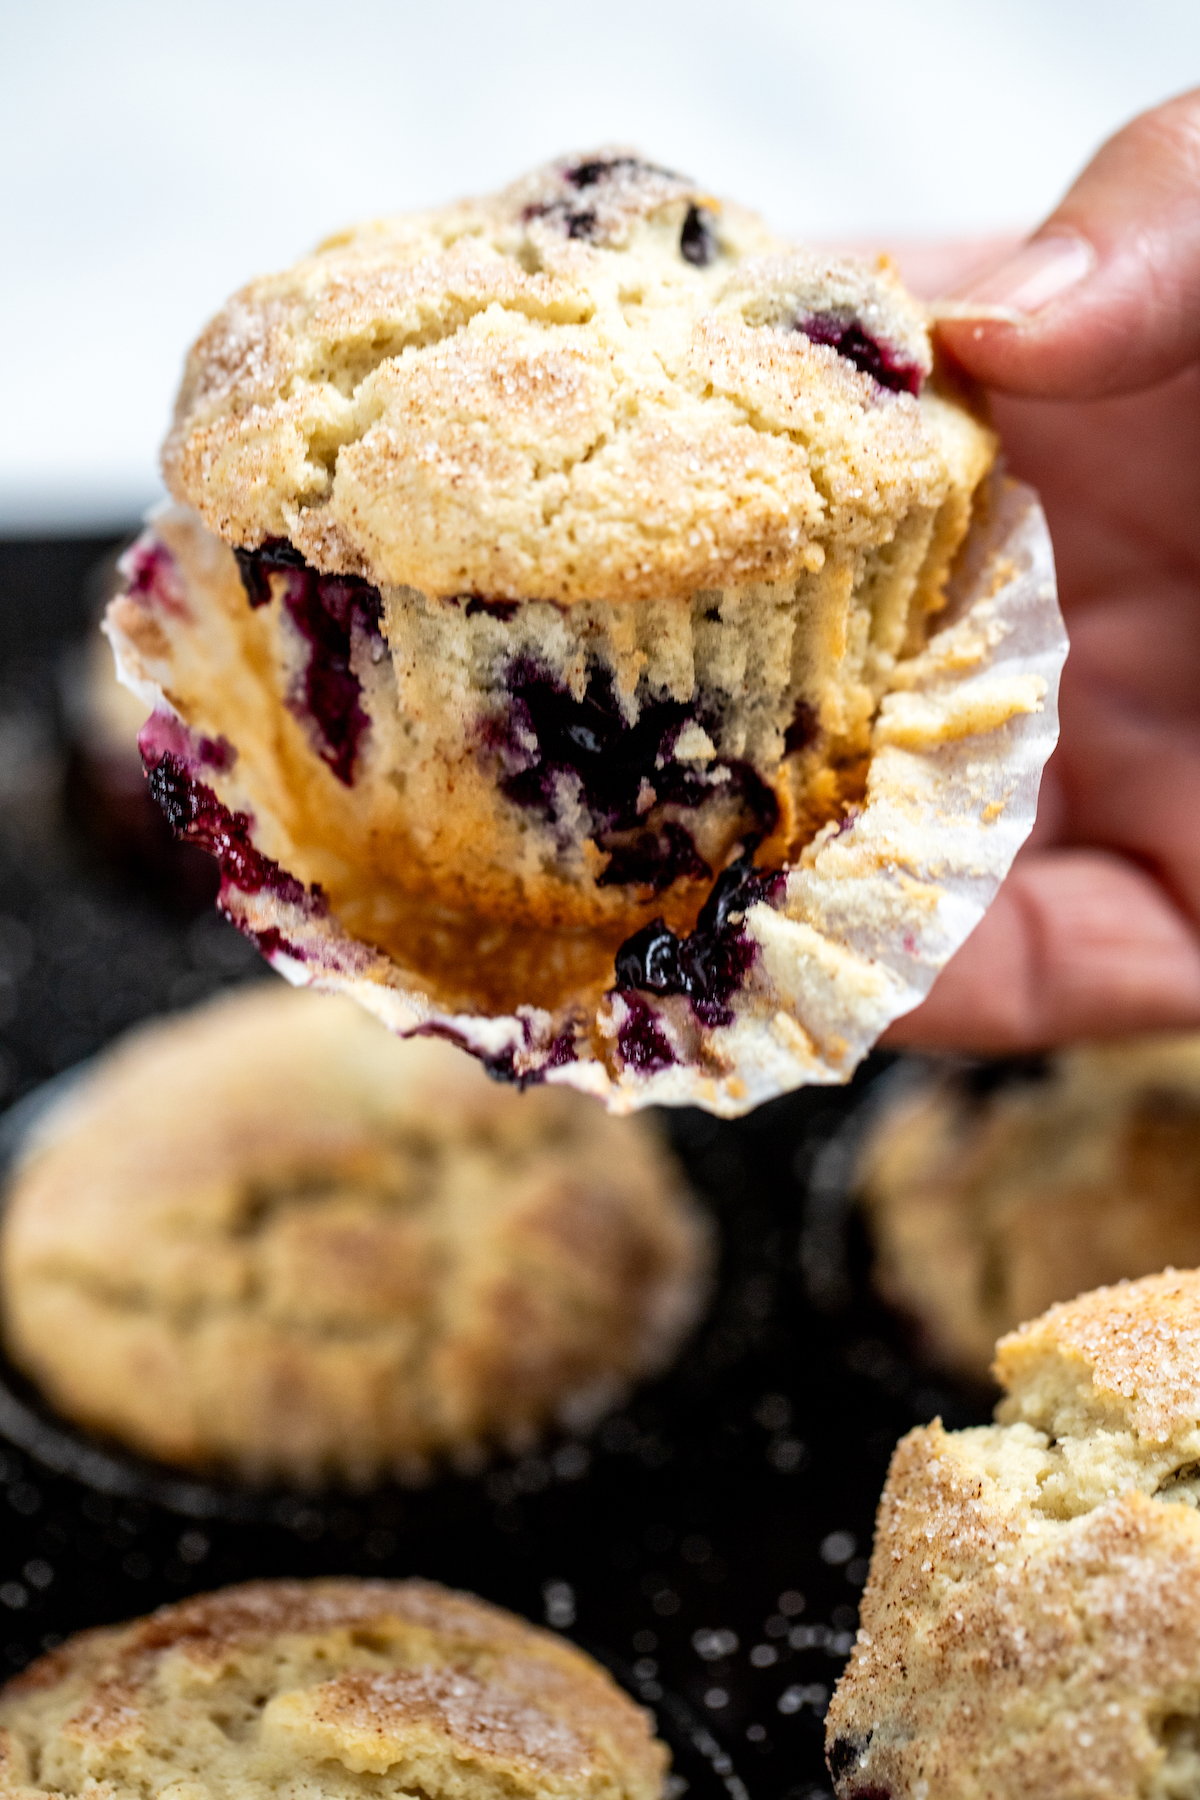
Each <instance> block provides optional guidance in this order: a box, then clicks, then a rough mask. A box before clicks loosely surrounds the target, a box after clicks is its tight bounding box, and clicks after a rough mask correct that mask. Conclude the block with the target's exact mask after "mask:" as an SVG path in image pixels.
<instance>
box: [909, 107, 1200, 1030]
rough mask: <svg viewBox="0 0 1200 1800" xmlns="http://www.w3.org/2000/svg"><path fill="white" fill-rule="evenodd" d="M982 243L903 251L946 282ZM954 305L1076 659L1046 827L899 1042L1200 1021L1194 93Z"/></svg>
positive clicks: (1198, 119)
mask: <svg viewBox="0 0 1200 1800" xmlns="http://www.w3.org/2000/svg"><path fill="white" fill-rule="evenodd" d="M989 248H990V249H991V250H992V251H993V253H994V252H995V250H996V248H997V246H996V245H995V244H992V245H991V246H988V245H986V244H983V245H981V244H980V243H978V242H977V243H973V244H963V245H960V246H953V245H947V246H943V247H936V246H929V245H925V246H913V247H911V248H910V251H909V252H908V253H907V254H906V253H904V252H903V251H901V252H900V254H899V257H898V260H899V261H900V263H901V268H902V270H903V271H904V272H905V273H906V274H908V276H909V279H910V280H911V281H912V283H913V285H914V286H916V287H917V288H918V290H919V291H924V292H926V293H927V294H928V293H936V292H939V291H940V292H942V293H945V292H946V291H948V290H950V289H953V288H954V287H955V286H956V285H957V283H958V281H959V280H960V279H961V278H962V277H963V276H964V275H967V274H970V272H971V271H973V270H977V269H978V268H979V265H980V262H981V260H982V259H983V254H984V253H985V252H986V251H987V250H988V249H989ZM976 307H979V308H980V309H982V311H981V313H976V312H975V310H974V309H975V308H976ZM997 309H1003V310H1004V311H1005V312H1006V313H1007V315H1008V316H1007V317H997V316H995V314H996V311H997ZM958 310H959V314H960V316H956V317H954V318H952V319H945V320H943V322H942V324H941V325H940V327H939V339H940V346H941V349H942V350H943V352H944V353H945V354H947V355H948V356H950V357H952V358H953V359H954V360H956V361H957V362H959V363H960V364H961V365H962V367H963V368H964V369H966V370H967V371H968V373H969V374H971V375H972V376H974V377H975V379H976V380H978V381H980V382H982V383H983V384H984V385H985V386H986V387H987V388H988V389H989V390H990V391H991V395H992V409H993V416H994V419H995V422H996V424H997V426H998V428H999V431H1000V436H1001V440H1002V443H1003V446H1004V453H1005V456H1006V458H1007V461H1008V465H1009V467H1010V468H1011V469H1012V470H1013V472H1014V473H1015V474H1017V475H1019V476H1020V477H1022V479H1024V480H1026V481H1028V482H1030V483H1032V485H1033V486H1034V487H1035V488H1036V489H1037V490H1038V492H1039V494H1040V495H1041V498H1042V502H1043V505H1044V506H1045V509H1046V514H1047V517H1048V519H1049V523H1050V531H1051V536H1052V537H1053V540H1054V549H1055V558H1056V561H1057V565H1058V576H1059V594H1060V599H1061V602H1062V608H1063V613H1064V615H1065V617H1066V621H1067V626H1068V630H1069V632H1070V637H1071V653H1070V656H1069V657H1068V659H1067V665H1066V669H1065V671H1064V674H1063V681H1062V690H1061V698H1060V706H1061V719H1062V735H1061V738H1060V741H1059V746H1058V749H1057V751H1056V752H1055V754H1054V757H1053V758H1052V760H1051V762H1050V763H1049V765H1048V767H1047V769H1046V773H1045V776H1044V779H1043V783H1042V794H1041V802H1040V805H1039V809H1038V819H1037V824H1036V826H1035V828H1034V831H1033V834H1032V836H1031V838H1030V839H1029V842H1028V843H1027V844H1026V846H1025V847H1024V849H1023V850H1022V851H1021V853H1020V854H1019V856H1018V857H1017V860H1016V862H1015V863H1014V865H1013V869H1012V872H1011V874H1010V875H1009V877H1008V879H1007V881H1006V882H1005V883H1004V885H1003V887H1002V888H1001V890H1000V893H999V894H998V896H997V898H996V900H995V902H994V904H993V905H992V907H991V909H990V910H989V911H988V913H987V914H986V915H985V917H984V919H983V920H982V922H981V923H980V925H979V926H978V927H977V929H976V930H975V932H974V933H973V934H972V936H971V937H970V938H969V939H968V940H967V942H966V944H965V945H964V946H963V948H962V949H961V950H960V951H959V953H958V955H957V956H955V957H954V959H953V960H952V961H951V962H950V963H949V964H948V965H947V966H946V968H945V970H944V971H943V972H942V974H941V975H940V976H939V977H938V980H937V981H936V983H935V984H934V987H933V989H932V991H931V993H930V995H929V998H928V999H927V1000H926V1001H925V1003H924V1004H923V1005H922V1006H920V1007H918V1008H917V1009H916V1011H914V1012H912V1013H910V1014H909V1015H908V1016H907V1017H906V1018H904V1019H902V1020H900V1021H898V1022H897V1024H896V1025H894V1026H893V1027H892V1029H891V1031H890V1032H889V1033H888V1034H887V1037H886V1039H885V1040H884V1041H885V1043H887V1044H888V1045H891V1046H896V1047H898V1046H901V1045H903V1046H905V1047H912V1048H920V1049H923V1050H964V1051H977V1052H1018V1051H1027V1050H1035V1049H1040V1048H1045V1047H1050V1046H1054V1045H1058V1044H1064V1043H1069V1042H1071V1041H1072V1040H1075V1039H1080V1038H1097V1037H1112V1036H1117V1035H1121V1034H1124V1033H1131V1032H1138V1031H1149V1030H1162V1029H1171V1028H1196V1027H1200V89H1198V90H1196V91H1194V92H1192V93H1190V94H1186V95H1183V96H1182V97H1180V98H1179V99H1177V100H1173V101H1170V102H1169V103H1168V104H1166V105H1165V106H1162V107H1159V108H1158V109H1156V110H1155V111H1153V112H1150V113H1147V114H1144V115H1143V116H1142V117H1141V118H1139V119H1136V120H1134V122H1133V123H1132V124H1131V125H1128V126H1126V127H1125V129H1124V130H1123V131H1121V132H1119V133H1118V134H1117V136H1116V137H1114V138H1112V139H1110V141H1109V142H1108V143H1107V144H1106V145H1105V146H1104V147H1103V148H1102V149H1101V150H1100V151H1099V153H1098V154H1097V156H1096V157H1095V159H1094V161H1093V162H1092V163H1091V164H1090V165H1089V167H1088V168H1087V169H1086V170H1085V171H1084V173H1083V174H1082V175H1081V176H1080V178H1079V180H1078V181H1077V182H1076V184H1075V185H1074V187H1073V188H1072V189H1071V190H1070V192H1069V193H1068V194H1067V196H1066V198H1065V199H1064V200H1063V202H1062V204H1061V205H1060V206H1059V207H1058V208H1057V209H1056V211H1055V212H1054V213H1052V214H1051V216H1050V218H1049V219H1047V220H1046V222H1045V224H1043V225H1042V226H1041V227H1040V228H1039V229H1038V231H1037V232H1035V233H1034V235H1033V238H1032V239H1030V240H1029V241H1028V242H1027V243H1026V244H1024V245H1020V246H1015V247H1010V250H1009V253H1008V254H1007V255H1004V256H1002V258H1001V261H1000V266H999V267H996V268H994V269H993V271H992V272H991V273H990V274H985V275H984V276H983V277H982V278H979V277H976V278H974V279H972V280H971V281H970V285H969V290H968V292H967V293H966V294H965V295H960V297H959V309H958ZM989 313H990V315H991V316H989Z"/></svg>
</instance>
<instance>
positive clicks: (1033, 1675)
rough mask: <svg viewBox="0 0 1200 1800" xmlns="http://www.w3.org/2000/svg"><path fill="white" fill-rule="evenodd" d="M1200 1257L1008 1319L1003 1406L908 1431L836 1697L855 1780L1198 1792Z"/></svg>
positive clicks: (1098, 1798)
mask: <svg viewBox="0 0 1200 1800" xmlns="http://www.w3.org/2000/svg"><path fill="white" fill-rule="evenodd" d="M1198 1352H1200V1271H1192V1272H1188V1273H1182V1274H1178V1273H1175V1272H1174V1271H1170V1270H1168V1271H1167V1272H1166V1273H1165V1274H1162V1275H1154V1276H1148V1277H1146V1278H1145V1279H1143V1280H1141V1281H1136V1282H1131V1283H1122V1284H1120V1285H1118V1286H1116V1287H1111V1288H1101V1289H1099V1290H1098V1291H1097V1292H1095V1293H1091V1294H1085V1295H1083V1296H1082V1297H1081V1298H1080V1299H1078V1300H1074V1301H1070V1302H1067V1303H1065V1304H1062V1305H1057V1306H1054V1307H1052V1308H1051V1309H1050V1311H1049V1312H1048V1313H1046V1314H1045V1315H1044V1317H1042V1318H1041V1319H1038V1320H1036V1321H1034V1323H1033V1324H1031V1325H1027V1326H1024V1327H1022V1328H1021V1330H1019V1331H1016V1332H1013V1333H1011V1334H1010V1335H1009V1336H1008V1337H1006V1338H1003V1339H1002V1340H1001V1342H1000V1344H999V1345H998V1347H997V1360H996V1374H997V1376H998V1378H999V1379H1000V1381H1001V1383H1002V1384H1003V1386H1004V1387H1005V1388H1006V1389H1007V1390H1008V1394H1007V1398H1006V1399H1005V1400H1004V1401H1003V1402H1002V1403H1001V1405H1000V1406H999V1407H998V1408H997V1414H996V1417H997V1423H996V1424H995V1425H990V1426H981V1427H978V1428H975V1429H973V1430H968V1431H960V1432H954V1433H948V1432H946V1431H944V1430H943V1429H942V1426H941V1423H940V1421H935V1422H934V1424H932V1425H930V1426H926V1427H922V1428H921V1429H919V1430H916V1431H913V1432H910V1433H909V1435H908V1437H906V1438H905V1439H903V1441H902V1442H901V1443H900V1445H899V1446H898V1448H897V1450H896V1453H895V1456H894V1457H893V1460H892V1466H891V1469H890V1471H889V1474H888V1480H887V1485H886V1487H885V1489H884V1493H883V1498H882V1500H881V1502H880V1507H879V1516H878V1520H877V1525H876V1536H875V1546H874V1550H873V1553H872V1559H871V1572H870V1578H869V1580H868V1583H867V1588H866V1591H865V1593H864V1596H863V1604H862V1615H861V1616H862V1627H861V1629H860V1632H859V1638H858V1643H857V1646H856V1648H855V1650H854V1653H853V1656H852V1659H851V1662H850V1664H849V1666H848V1668H847V1670H846V1672H845V1674H844V1675H843V1677H842V1680H841V1682H840V1683H839V1686H838V1689H837V1692H836V1693H835V1695H834V1699H833V1703H832V1705H831V1707H830V1712H829V1719H828V1737H827V1749H828V1754H829V1760H830V1768H831V1770H832V1772H833V1775H834V1782H835V1788H836V1792H837V1794H838V1796H839V1800H855V1797H857V1800H866V1797H867V1796H871V1797H872V1800H877V1797H878V1796H883V1795H885V1796H889V1800H901V1796H904V1797H906V1800H907V1797H908V1796H912V1800H949V1797H950V1796H953V1797H954V1800H985V1797H986V1800H1009V1797H1010V1796H1011V1797H1012V1800H1017V1797H1018V1796H1023V1797H1024V1800H1085V1796H1086V1797H1087V1800H1129V1797H1130V1796H1134V1795H1137V1796H1142V1797H1144V1800H1188V1797H1190V1796H1192V1795H1194V1794H1196V1793H1197V1792H1200V1624H1198V1621H1200V1512H1198V1510H1197V1508H1198V1503H1200V1378H1198V1375H1197V1369H1198V1367H1200V1363H1198Z"/></svg>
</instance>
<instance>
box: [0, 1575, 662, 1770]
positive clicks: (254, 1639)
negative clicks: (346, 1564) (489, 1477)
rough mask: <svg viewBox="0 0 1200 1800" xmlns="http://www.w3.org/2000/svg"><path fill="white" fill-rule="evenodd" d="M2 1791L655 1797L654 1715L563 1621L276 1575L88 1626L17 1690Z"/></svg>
mask: <svg viewBox="0 0 1200 1800" xmlns="http://www.w3.org/2000/svg"><path fill="white" fill-rule="evenodd" d="M0 1726H2V1729H0V1751H2V1752H3V1763H2V1765H0V1767H2V1775H0V1791H3V1792H6V1793H12V1792H14V1791H16V1790H21V1791H24V1792H26V1793H28V1792H29V1791H30V1790H31V1789H36V1790H37V1791H38V1792H40V1793H47V1794H79V1793H81V1792H83V1791H87V1790H89V1789H91V1788H92V1787H93V1785H94V1784H98V1791H100V1792H102V1793H104V1794H107V1795H109V1796H111V1797H112V1800H125V1797H126V1796H134V1795H142V1794H146V1793H156V1794H157V1793H162V1792H164V1791H169V1792H170V1793H171V1794H172V1795H175V1796H176V1797H177V1800H183V1797H184V1796H187V1797H188V1800H207V1797H209V1796H212V1797H213V1800H217V1797H218V1796H220V1797H222V1800H225V1797H228V1800H233V1797H234V1796H236V1797H237V1800H256V1797H258V1796H261V1797H262V1800H266V1797H267V1796H269V1795H273V1794H277V1793H280V1792H289V1793H293V1792H301V1791H305V1790H307V1791H309V1792H312V1793H319V1794H322V1795H325V1796H337V1797H339V1800H340V1797H341V1796H358V1795H362V1796H366V1795H373V1796H376V1797H379V1796H387V1795H391V1794H406V1795H411V1794H413V1793H419V1794H423V1795H425V1796H427V1797H428V1800H441V1797H442V1796H446V1800H461V1797H462V1796H463V1795H464V1794H470V1795H472V1796H474V1797H475V1800H491V1797H492V1796H495V1797H496V1800H501V1797H503V1800H513V1796H516V1795H520V1796H542V1795H544V1796H562V1797H564V1800H566V1797H567V1796H570V1797H571V1800H576V1797H578V1800H584V1797H585V1796H586V1797H590V1796H593V1795H595V1796H597V1797H599V1796H601V1795H603V1796H604V1797H605V1800H623V1797H626V1796H627V1797H628V1800H657V1796H658V1794H659V1792H660V1790H661V1786H662V1779H663V1775H664V1772H665V1767H666V1762H667V1753H666V1751H665V1749H664V1748H663V1746H662V1745H661V1744H660V1743H658V1742H657V1741H656V1740H655V1739H654V1738H653V1737H652V1735H651V1731H650V1725H649V1721H648V1716H647V1714H645V1713H644V1712H643V1711H642V1710H641V1708H640V1707H637V1706H635V1705H634V1704H633V1702H632V1701H631V1700H629V1699H627V1698H626V1696H625V1695H624V1694H623V1693H622V1692H621V1691H620V1689H619V1688H618V1687H617V1686H616V1685H615V1683H614V1682H613V1681H612V1680H611V1679H610V1678H609V1676H608V1675H607V1674H606V1673H605V1672H604V1671H603V1670H602V1669H600V1668H599V1667H597V1665H596V1664H595V1663H593V1662H592V1661H591V1659H590V1658H589V1657H587V1656H584V1655H583V1654H582V1653H581V1652H580V1651H578V1650H576V1649H574V1648H573V1647H572V1646H571V1645H569V1644H567V1643H565V1642H563V1641H562V1640H561V1639H559V1638H555V1637H553V1636H551V1634H550V1633H548V1632H544V1631H537V1630H534V1629H533V1628H532V1627H531V1626H529V1625H526V1624H525V1623H524V1621H522V1620H520V1619H517V1618H514V1617H513V1616H512V1615H511V1614H509V1613H505V1612H501V1611H500V1610H499V1609H498V1608H496V1607H492V1606H487V1605H485V1604H484V1603H483V1602H482V1601H479V1600H475V1599H473V1598H471V1597H470V1596H468V1595H465V1594H454V1593H450V1592H447V1591H446V1590H445V1589H444V1588H440V1587H436V1586H434V1585H433V1584H432V1583H429V1582H423V1581H314V1582H311V1583H310V1582H300V1581H276V1582H270V1581H263V1582H254V1583H250V1584H248V1585H246V1586H244V1587H237V1588H228V1589H225V1590H223V1591H222V1592H219V1593H215V1594H206V1595H201V1596H200V1597H199V1598H197V1599H193V1600H186V1601H184V1602H183V1603H182V1604H180V1605H175V1606H165V1607H163V1608H162V1609H161V1610H160V1611H158V1612H156V1613H154V1614H152V1615H151V1616H150V1617H149V1618H147V1619H140V1620H137V1621H135V1622H134V1623H132V1624H130V1625H124V1626H118V1627H116V1628H115V1629H108V1630H100V1631H89V1632H85V1633H83V1634H82V1635H80V1636H78V1637H74V1638H71V1639H69V1640H68V1641H67V1642H66V1643H65V1644H64V1645H63V1646H62V1648H61V1649H59V1650H56V1651H54V1652H53V1653H52V1654H51V1655H49V1656H46V1657H43V1658H42V1660H41V1661H40V1662H36V1663H34V1664H33V1666H32V1667H31V1668H29V1669H28V1670H26V1672H25V1673H24V1674H23V1675H21V1676H20V1677H19V1678H18V1679H17V1680H16V1681H13V1682H10V1683H9V1685H8V1686H7V1687H6V1688H5V1689H4V1692H3V1695H0Z"/></svg>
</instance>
